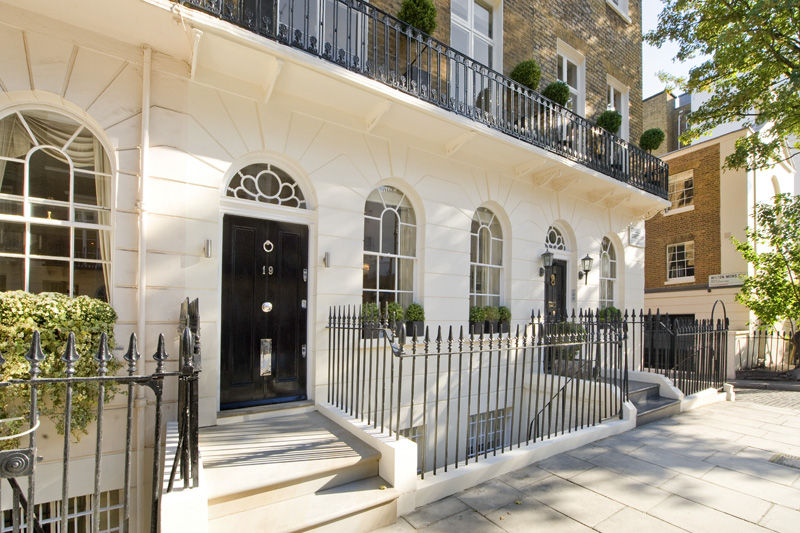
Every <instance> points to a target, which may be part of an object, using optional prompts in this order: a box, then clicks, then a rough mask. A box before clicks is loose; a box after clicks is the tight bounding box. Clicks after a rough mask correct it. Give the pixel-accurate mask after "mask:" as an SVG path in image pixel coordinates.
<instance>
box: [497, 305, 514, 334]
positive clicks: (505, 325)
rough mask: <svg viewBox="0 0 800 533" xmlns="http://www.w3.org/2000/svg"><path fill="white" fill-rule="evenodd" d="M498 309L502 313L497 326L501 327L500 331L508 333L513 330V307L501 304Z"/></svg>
mask: <svg viewBox="0 0 800 533" xmlns="http://www.w3.org/2000/svg"><path fill="white" fill-rule="evenodd" d="M497 311H498V313H499V314H500V322H499V323H498V326H497V327H498V328H499V329H500V333H508V332H509V331H510V330H511V309H509V308H508V307H506V306H505V305H501V306H500V307H498V308H497Z"/></svg>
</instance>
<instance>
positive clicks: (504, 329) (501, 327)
mask: <svg viewBox="0 0 800 533" xmlns="http://www.w3.org/2000/svg"><path fill="white" fill-rule="evenodd" d="M497 328H498V331H499V332H500V333H508V332H509V331H510V330H511V324H509V323H508V322H498V323H497Z"/></svg>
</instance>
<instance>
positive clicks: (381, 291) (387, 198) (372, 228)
mask: <svg viewBox="0 0 800 533" xmlns="http://www.w3.org/2000/svg"><path fill="white" fill-rule="evenodd" d="M416 248H417V219H416V215H415V214H414V208H413V207H412V206H411V202H409V200H408V197H407V196H406V195H405V193H403V192H402V191H401V190H399V189H397V188H395V187H391V186H388V185H384V186H382V187H378V188H377V189H375V190H374V191H372V192H371V193H370V195H369V196H368V197H367V201H366V204H365V206H364V263H363V267H362V268H363V271H364V277H363V301H364V303H374V304H378V305H380V306H381V307H383V305H385V304H386V303H388V302H397V303H399V304H400V305H402V306H403V307H404V308H405V307H408V305H410V304H411V303H412V302H413V299H414V263H415V258H416V255H417V253H416Z"/></svg>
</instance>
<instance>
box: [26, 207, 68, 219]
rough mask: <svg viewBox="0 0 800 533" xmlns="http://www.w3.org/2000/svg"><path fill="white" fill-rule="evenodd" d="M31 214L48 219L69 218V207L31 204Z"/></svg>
mask: <svg viewBox="0 0 800 533" xmlns="http://www.w3.org/2000/svg"><path fill="white" fill-rule="evenodd" d="M31 216H34V217H36V218H46V219H47V220H69V207H64V206H60V205H47V204H31Z"/></svg>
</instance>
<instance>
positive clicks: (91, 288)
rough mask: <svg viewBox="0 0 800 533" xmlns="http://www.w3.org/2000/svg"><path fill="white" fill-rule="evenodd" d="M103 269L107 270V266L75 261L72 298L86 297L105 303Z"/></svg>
mask: <svg viewBox="0 0 800 533" xmlns="http://www.w3.org/2000/svg"><path fill="white" fill-rule="evenodd" d="M104 267H105V268H109V265H103V264H101V263H79V262H77V261H76V262H75V272H74V276H73V277H74V279H73V283H74V286H73V291H72V294H73V295H74V296H79V295H86V296H91V297H92V298H98V299H100V300H103V301H107V297H106V294H107V293H106V283H105V278H104V276H103V268H104Z"/></svg>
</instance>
